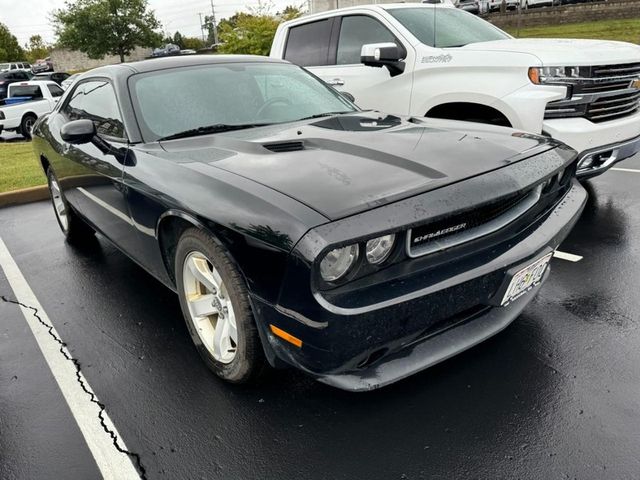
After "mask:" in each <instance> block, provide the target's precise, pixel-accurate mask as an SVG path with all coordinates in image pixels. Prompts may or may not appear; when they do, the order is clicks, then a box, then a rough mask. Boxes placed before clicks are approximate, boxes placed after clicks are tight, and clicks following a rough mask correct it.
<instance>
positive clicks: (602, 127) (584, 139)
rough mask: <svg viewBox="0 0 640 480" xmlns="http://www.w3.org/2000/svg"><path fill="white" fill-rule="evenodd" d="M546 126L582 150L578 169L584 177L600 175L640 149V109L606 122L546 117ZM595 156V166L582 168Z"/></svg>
mask: <svg viewBox="0 0 640 480" xmlns="http://www.w3.org/2000/svg"><path fill="white" fill-rule="evenodd" d="M542 128H543V131H544V133H546V134H548V135H550V136H551V137H553V138H555V139H556V140H560V141H561V142H563V143H566V144H567V145H569V146H570V147H571V148H573V149H574V150H577V151H578V152H580V154H579V158H580V160H579V164H578V172H577V175H578V177H580V178H587V177H593V176H595V175H599V174H601V173H603V172H605V171H606V170H607V169H609V168H610V167H611V166H612V165H613V164H615V163H617V162H619V161H621V160H624V159H625V158H628V157H630V156H632V155H634V154H636V153H638V151H640V112H638V113H635V114H634V115H629V116H628V117H624V118H620V119H617V120H612V121H610V122H602V123H593V122H591V121H589V120H587V119H586V118H559V119H552V120H545V121H544V122H543V127H542ZM594 157H596V158H594ZM597 157H601V158H597ZM591 158H593V159H594V165H593V167H590V168H581V166H580V164H584V163H585V162H586V161H588V160H589V159H591Z"/></svg>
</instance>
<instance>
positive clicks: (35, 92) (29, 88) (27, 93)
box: [10, 84, 42, 99]
mask: <svg viewBox="0 0 640 480" xmlns="http://www.w3.org/2000/svg"><path fill="white" fill-rule="evenodd" d="M10 92H11V96H12V97H31V98H34V99H35V98H42V90H40V87H38V86H36V85H17V86H16V85H15V84H14V85H12V86H11V87H10Z"/></svg>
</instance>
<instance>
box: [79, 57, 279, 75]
mask: <svg viewBox="0 0 640 480" xmlns="http://www.w3.org/2000/svg"><path fill="white" fill-rule="evenodd" d="M224 63H289V62H287V61H285V60H279V59H277V58H270V57H262V56H258V55H184V56H181V55H176V56H172V57H161V58H152V59H148V60H141V61H139V62H130V63H120V64H116V65H108V66H106V67H99V68H97V69H95V70H91V72H90V73H91V74H99V73H112V74H113V73H117V72H118V71H119V70H123V69H129V70H130V71H133V72H134V73H145V72H153V71H156V70H164V69H168V68H177V67H190V66H196V65H217V64H224ZM88 73H89V72H88Z"/></svg>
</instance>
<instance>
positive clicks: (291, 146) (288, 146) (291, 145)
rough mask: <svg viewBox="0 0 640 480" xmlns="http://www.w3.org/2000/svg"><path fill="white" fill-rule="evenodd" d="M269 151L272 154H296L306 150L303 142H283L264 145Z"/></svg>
mask: <svg viewBox="0 0 640 480" xmlns="http://www.w3.org/2000/svg"><path fill="white" fill-rule="evenodd" d="M263 147H264V148H266V149H267V150H271V151H272V152H277V153H280V152H296V151H298V150H304V143H302V142H282V143H269V144H265V145H263Z"/></svg>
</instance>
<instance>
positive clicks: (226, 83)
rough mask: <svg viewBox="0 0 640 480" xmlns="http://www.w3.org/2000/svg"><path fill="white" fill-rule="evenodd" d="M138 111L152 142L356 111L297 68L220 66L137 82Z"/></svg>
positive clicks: (137, 79)
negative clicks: (192, 132) (212, 130)
mask: <svg viewBox="0 0 640 480" xmlns="http://www.w3.org/2000/svg"><path fill="white" fill-rule="evenodd" d="M130 90H131V93H132V98H133V99H134V108H135V110H136V114H137V116H138V121H139V123H140V126H141V128H142V130H143V135H144V137H145V139H147V140H148V141H154V140H157V139H159V138H162V137H171V136H175V135H176V134H178V133H181V132H185V131H188V130H195V129H198V128H202V127H209V126H212V125H213V126H216V128H217V129H218V130H220V131H222V130H223V129H222V128H221V126H225V125H226V126H241V125H258V124H259V125H263V124H274V123H284V122H292V121H296V120H300V119H303V118H308V117H313V116H319V115H322V114H328V113H335V112H345V113H346V112H353V111H356V108H355V107H354V106H353V105H352V104H351V103H350V102H349V101H348V100H346V99H344V98H343V97H342V96H341V95H339V94H338V93H337V92H336V91H335V90H333V89H332V88H331V87H329V86H327V85H325V84H324V83H322V82H321V81H319V80H318V79H316V78H314V77H313V76H311V75H310V74H309V73H307V72H306V71H304V70H303V69H301V68H300V67H297V66H295V65H287V64H276V63H262V64H253V63H246V64H236V63H233V64H215V65H200V66H197V67H190V68H184V67H183V68H174V69H170V70H160V71H155V72H150V73H146V74H142V75H136V76H134V77H132V79H131V83H130Z"/></svg>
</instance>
